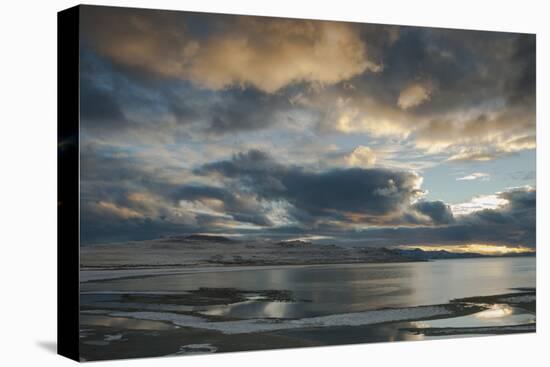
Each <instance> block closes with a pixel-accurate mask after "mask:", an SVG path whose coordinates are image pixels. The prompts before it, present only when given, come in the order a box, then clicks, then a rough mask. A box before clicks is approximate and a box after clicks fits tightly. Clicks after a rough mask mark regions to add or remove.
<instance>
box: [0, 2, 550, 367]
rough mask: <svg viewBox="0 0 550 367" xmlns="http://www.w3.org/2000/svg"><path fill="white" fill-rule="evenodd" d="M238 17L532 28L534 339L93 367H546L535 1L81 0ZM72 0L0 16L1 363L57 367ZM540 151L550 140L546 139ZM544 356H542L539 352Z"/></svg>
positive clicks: (540, 71)
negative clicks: (62, 104) (61, 123)
mask: <svg viewBox="0 0 550 367" xmlns="http://www.w3.org/2000/svg"><path fill="white" fill-rule="evenodd" d="M89 3H90V4H103V5H122V6H136V7H154V8H164V9H180V10H197V11H210V12H226V13H237V14H258V15H277V16H287V17H288V16H290V17H303V18H317V19H335V20H353V21H361V22H374V23H390V24H407V25H423V26H440V27H452V28H470V29H487V30H506V31H515V32H529V33H537V35H538V36H537V84H538V89H537V97H538V103H537V105H538V112H537V116H538V119H537V120H538V121H537V123H538V124H537V125H538V127H537V138H538V148H537V150H538V152H537V153H538V154H537V157H538V160H537V178H538V183H537V189H538V200H537V203H538V214H539V215H538V226H537V229H538V241H537V243H538V247H537V261H538V267H537V270H538V282H537V285H538V287H537V288H538V294H537V300H538V310H539V312H538V315H537V329H538V332H537V334H536V335H534V334H529V335H515V336H496V337H483V338H466V339H451V340H441V341H430V342H405V343H382V344H366V345H355V346H343V347H325V348H311V349H294V350H285V351H262V352H243V353H232V354H219V355H211V356H193V357H174V358H157V359H142V360H131V361H128V360H126V361H116V362H101V365H104V366H129V365H132V366H149V365H151V364H152V363H154V364H155V365H156V366H157V365H158V366H176V365H178V366H181V365H182V364H184V365H185V366H199V365H200V366H210V365H212V366H213V365H224V366H228V367H231V366H239V367H241V366H259V365H261V366H277V367H281V366H283V365H288V366H295V365H301V366H304V365H305V366H315V367H317V366H332V365H369V366H379V365H383V366H396V365H406V366H415V365H419V366H423V367H424V366H445V367H447V366H461V367H464V366H482V365H485V366H493V365H494V366H499V367H500V366H522V365H529V366H539V365H546V366H548V365H549V364H548V363H550V362H549V361H548V360H550V356H549V353H548V351H550V338H549V330H548V328H549V325H548V316H549V313H550V309H549V307H548V306H549V303H548V284H547V283H545V280H547V279H549V277H548V275H549V274H548V271H547V269H546V266H545V263H548V261H549V257H548V256H549V255H548V250H547V247H548V246H546V245H550V244H549V243H547V242H548V239H549V230H548V228H549V215H548V211H547V210H544V209H545V207H546V206H547V204H548V203H549V199H548V191H549V190H548V170H547V169H545V168H544V167H543V165H544V164H548V149H549V148H548V147H549V146H550V145H548V144H545V142H550V136H549V134H548V131H549V129H548V125H547V121H546V120H547V118H548V116H549V115H548V105H545V102H548V101H549V100H550V99H549V98H550V96H549V92H548V91H549V90H550V80H549V75H550V72H549V71H548V68H549V67H550V57H549V49H550V45H549V42H548V40H549V39H550V31H549V28H550V27H549V25H548V24H549V20H548V14H549V12H548V9H545V3H546V2H545V1H543V0H540V1H527V0H523V1H514V2H509V1H504V0H501V1H482V0H477V1H469V0H454V1H437V0H434V1H421V0H416V1H397V0H386V1H357V0H356V1H348V0H338V1H336V2H330V3H328V2H327V3H324V4H323V3H318V2H317V1H315V2H313V1H310V2H306V1H303V0H302V1H298V0H284V1H283V0H278V1H273V0H271V1H257V0H256V1H253V0H249V1H246V0H228V1H222V0H218V1H215V0H187V1H168V0H158V1H152V0H149V1H144V0H142V1H138V0H132V1H104V2H96V1H91V2H89ZM76 4H77V3H76V2H73V1H61V0H56V1H53V0H50V1H35V2H32V1H31V2H29V1H9V0H8V1H4V2H2V9H1V12H0V17H1V18H0V27H1V32H0V37H1V39H0V63H1V64H0V65H1V68H0V72H1V79H0V88H1V89H0V90H1V96H0V97H1V98H0V139H1V142H0V246H1V249H0V271H1V277H0V282H1V283H0V285H1V288H0V365H2V366H18V365H25V366H34V365H40V366H57V365H59V366H66V365H71V364H73V363H75V362H72V361H70V360H68V359H65V358H62V357H60V356H57V355H56V354H55V353H54V351H55V340H56V266H57V263H56V246H57V245H56V206H57V204H56V185H57V182H56V157H57V151H56V149H57V147H56V145H57V132H56V12H57V11H59V10H62V9H65V8H67V7H70V6H73V5H76ZM549 144H550V143H549ZM545 349H546V350H545Z"/></svg>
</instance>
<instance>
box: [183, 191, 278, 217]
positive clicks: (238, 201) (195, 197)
mask: <svg viewBox="0 0 550 367" xmlns="http://www.w3.org/2000/svg"><path fill="white" fill-rule="evenodd" d="M173 196H174V197H175V198H176V200H182V199H184V200H189V201H200V200H203V199H216V200H219V201H220V202H221V203H223V212H224V213H225V214H227V215H230V216H231V217H232V218H233V219H234V220H235V221H237V222H242V223H251V224H255V225H258V226H271V225H272V223H271V221H270V220H269V218H267V217H266V216H265V215H264V213H262V208H261V207H260V206H259V205H258V204H257V202H256V201H254V200H253V198H252V197H250V196H249V195H246V194H237V193H236V192H234V191H229V190H227V189H225V188H220V187H212V186H184V187H182V188H180V189H178V190H176V192H175V193H174V194H173Z"/></svg>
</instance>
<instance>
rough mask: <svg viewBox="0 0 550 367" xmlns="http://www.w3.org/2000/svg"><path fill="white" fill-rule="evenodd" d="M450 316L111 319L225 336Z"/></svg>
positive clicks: (440, 311) (438, 309) (384, 313)
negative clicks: (227, 319) (138, 320)
mask: <svg viewBox="0 0 550 367" xmlns="http://www.w3.org/2000/svg"><path fill="white" fill-rule="evenodd" d="M451 314H452V312H451V311H450V310H448V309H447V308H445V307H443V306H420V307H408V308H396V309H385V310H376V311H365V312H354V313H345V314H337V315H329V316H318V317H309V318H303V319H297V320H273V319H254V320H236V321H220V322H212V321H208V320H205V319H203V318H200V317H196V316H190V315H182V314H174V313H167V312H114V313H111V314H110V315H111V316H115V317H131V318H136V319H142V320H154V321H167V322H170V323H172V324H174V325H177V326H182V327H190V328H197V329H207V330H215V331H219V332H222V333H224V334H247V333H259V332H268V331H276V330H288V329H302V328H320V327H335V326H363V325H371V324H380V323H384V322H391V321H405V320H421V319H427V318H432V317H436V316H447V315H451Z"/></svg>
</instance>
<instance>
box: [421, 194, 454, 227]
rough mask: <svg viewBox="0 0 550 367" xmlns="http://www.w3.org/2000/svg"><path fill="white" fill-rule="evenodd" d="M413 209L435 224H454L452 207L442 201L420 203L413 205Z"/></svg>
mask: <svg viewBox="0 0 550 367" xmlns="http://www.w3.org/2000/svg"><path fill="white" fill-rule="evenodd" d="M412 207H413V208H414V209H415V210H416V211H418V212H419V213H420V214H423V215H425V216H428V217H429V218H430V219H431V223H433V224H436V225H439V224H450V223H452V222H454V216H453V212H452V211H451V207H450V206H449V205H447V204H445V203H444V202H442V201H440V200H438V201H419V202H417V203H415V204H413V206H412Z"/></svg>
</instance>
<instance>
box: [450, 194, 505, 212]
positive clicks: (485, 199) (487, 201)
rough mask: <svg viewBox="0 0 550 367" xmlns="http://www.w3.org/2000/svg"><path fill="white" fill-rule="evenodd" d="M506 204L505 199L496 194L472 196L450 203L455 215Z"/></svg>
mask: <svg viewBox="0 0 550 367" xmlns="http://www.w3.org/2000/svg"><path fill="white" fill-rule="evenodd" d="M504 204H506V200H505V199H503V198H501V197H500V196H499V195H497V194H491V195H478V196H474V197H473V198H472V199H470V200H469V201H466V202H463V203H458V204H453V205H451V210H452V212H453V214H454V215H455V216H460V215H466V214H471V213H473V212H476V211H480V210H484V209H497V208H498V207H500V206H502V205H504Z"/></svg>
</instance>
